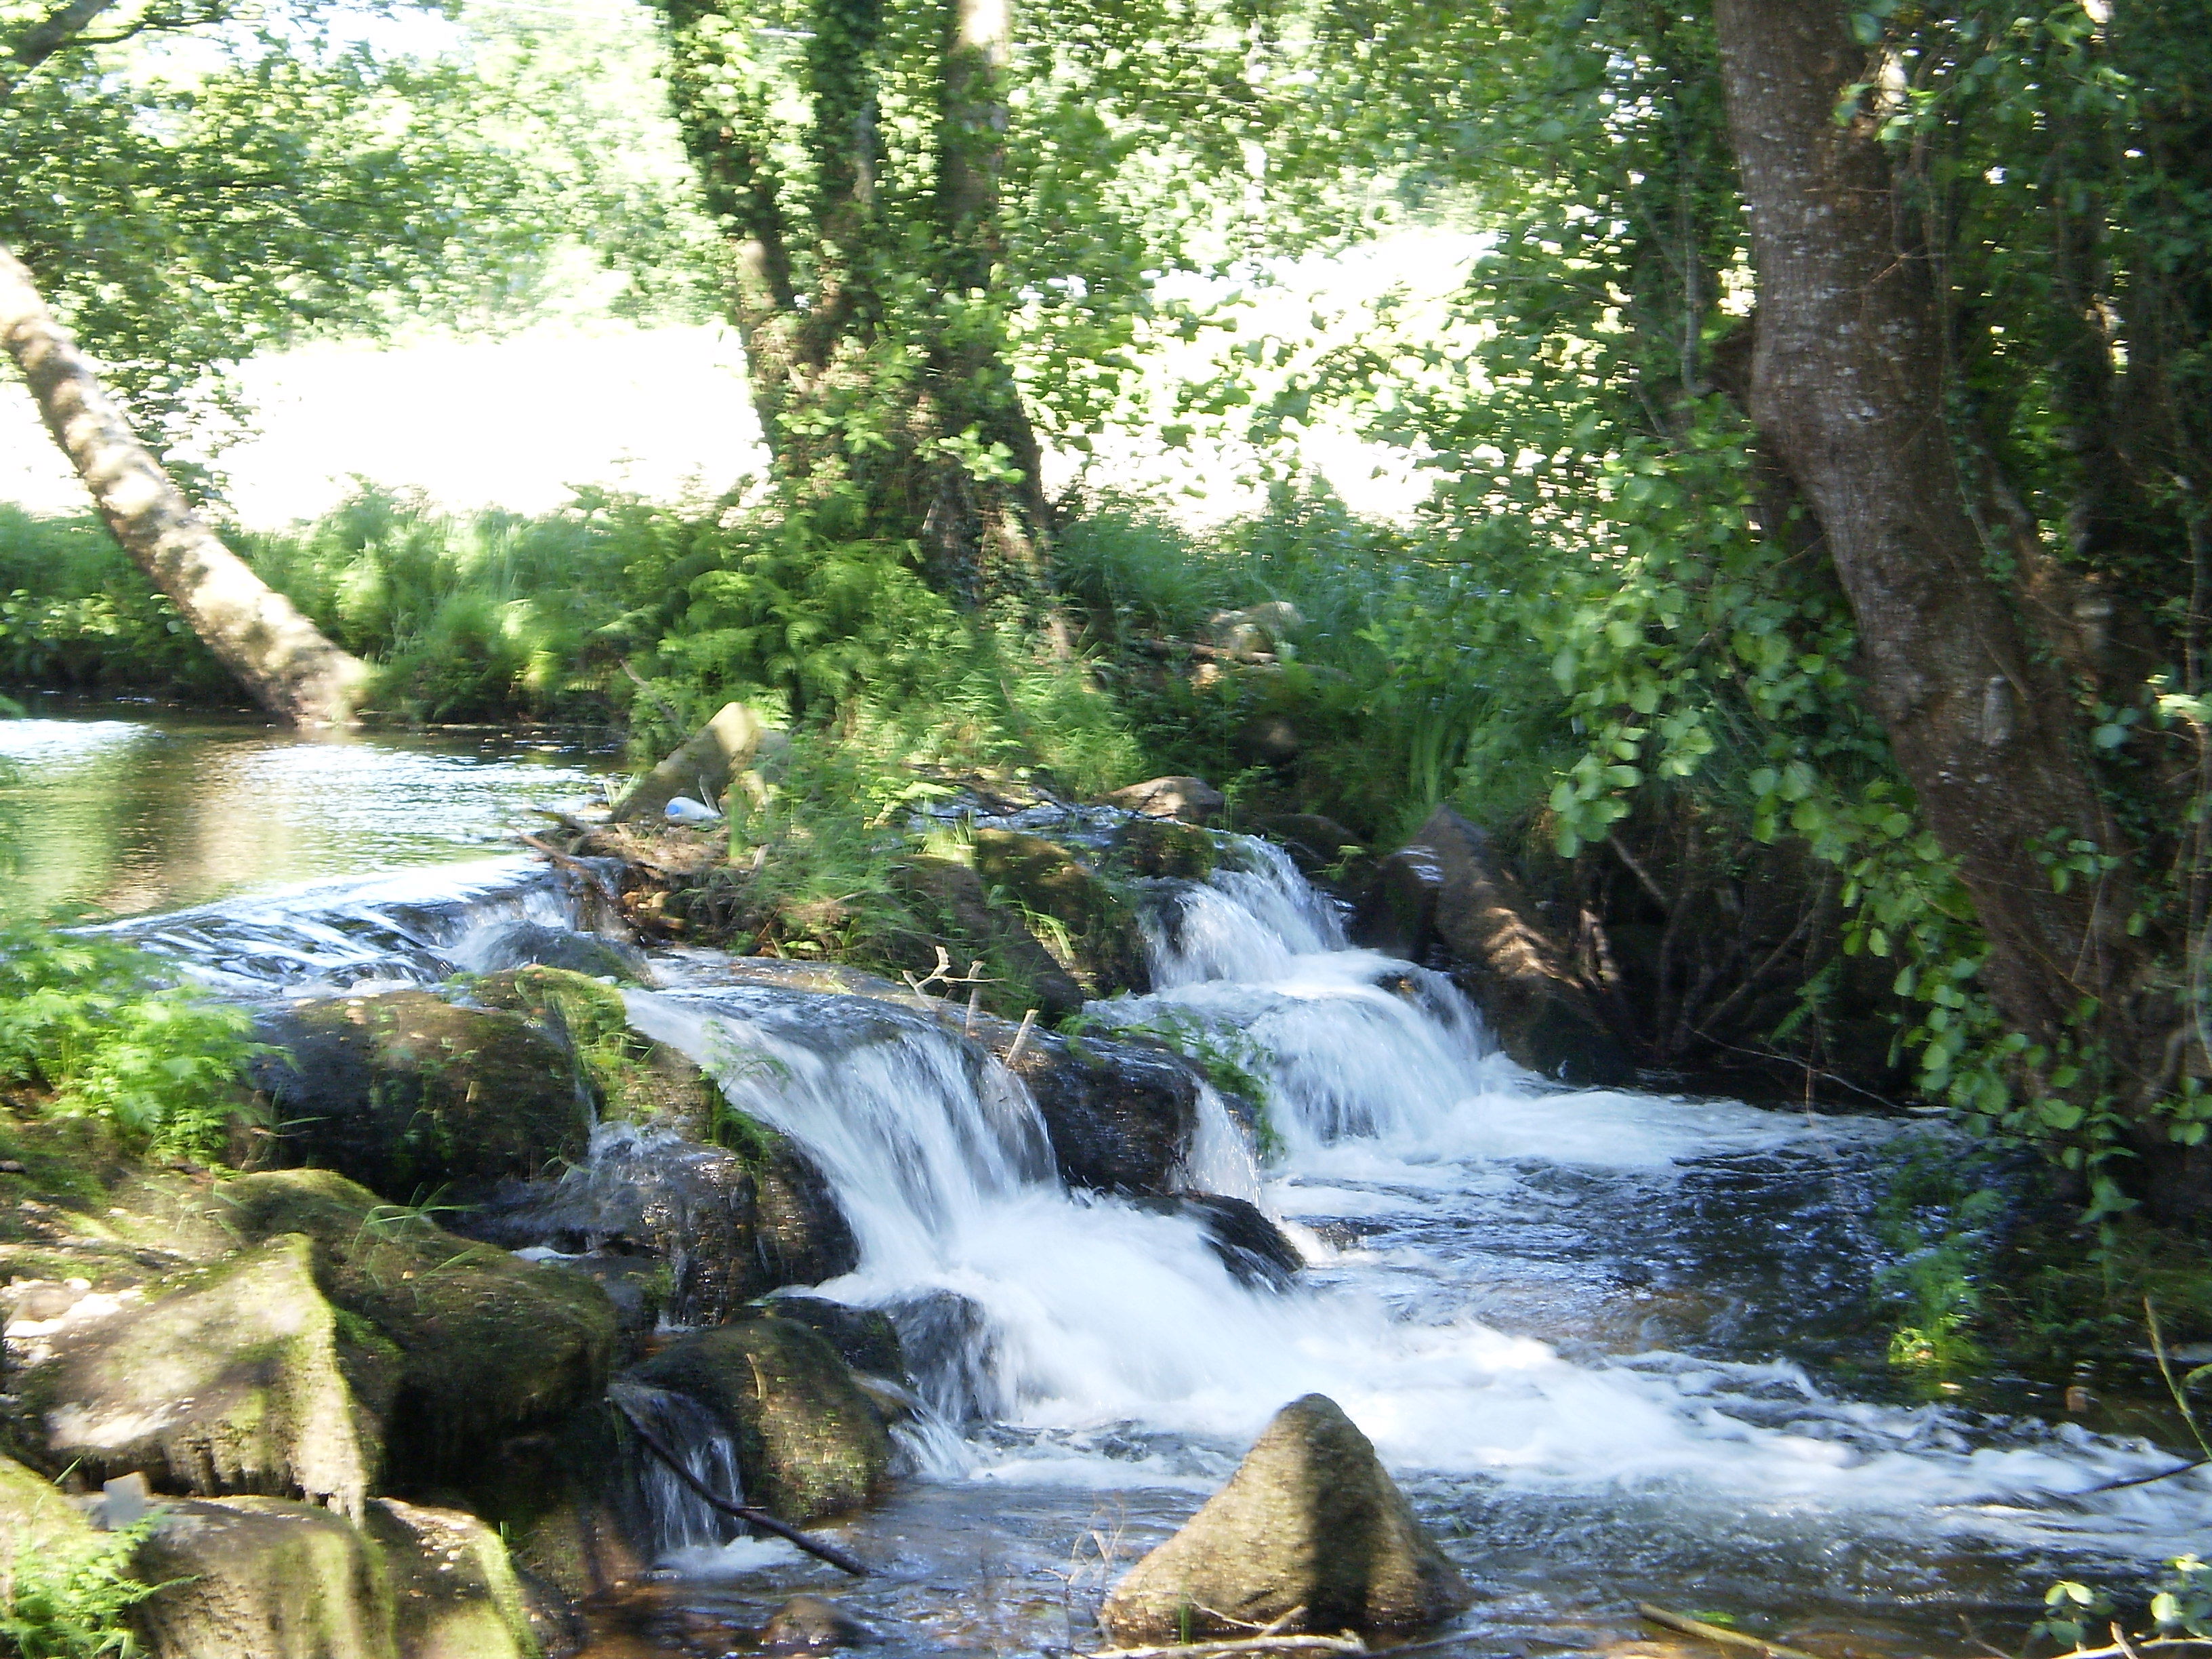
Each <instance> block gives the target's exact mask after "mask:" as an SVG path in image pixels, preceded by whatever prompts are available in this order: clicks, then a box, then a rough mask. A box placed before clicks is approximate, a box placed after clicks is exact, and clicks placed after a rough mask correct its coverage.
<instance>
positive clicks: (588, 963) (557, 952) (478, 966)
mask: <svg viewBox="0 0 2212 1659" xmlns="http://www.w3.org/2000/svg"><path fill="white" fill-rule="evenodd" d="M471 957H472V958H473V959H472V960H471V962H470V963H469V966H471V968H473V969H475V970H476V971H477V972H478V973H480V974H496V973H501V972H504V971H505V970H507V969H514V968H557V969H562V970H563V971H565V972H568V973H572V974H583V975H588V976H590V977H592V978H593V979H612V980H617V981H621V982H622V983H623V984H625V985H649V984H651V983H652V982H653V981H652V977H651V970H650V969H647V966H646V963H645V957H644V954H643V953H642V952H641V951H638V950H636V949H635V948H634V947H632V946H630V945H618V944H617V943H616V942H615V941H614V940H612V939H601V938H600V937H599V935H598V934H596V933H577V932H576V931H574V929H573V928H568V927H548V926H547V925H546V924H545V923H544V922H542V921H518V922H516V923H514V924H513V926H511V927H505V928H502V929H501V930H500V931H499V932H498V933H495V934H493V935H492V937H491V938H490V939H487V940H485V941H484V942H483V944H482V945H478V946H477V948H476V950H475V951H472V952H471ZM490 1006H498V1005H496V1004H494V1005H490Z"/></svg>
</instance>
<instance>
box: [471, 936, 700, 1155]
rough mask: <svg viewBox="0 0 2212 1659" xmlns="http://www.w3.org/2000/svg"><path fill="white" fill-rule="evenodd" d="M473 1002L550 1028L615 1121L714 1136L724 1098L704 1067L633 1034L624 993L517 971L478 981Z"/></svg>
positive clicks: (566, 977)
mask: <svg viewBox="0 0 2212 1659" xmlns="http://www.w3.org/2000/svg"><path fill="white" fill-rule="evenodd" d="M469 995H470V997H471V999H472V1000H475V1001H477V1002H479V1003H481V1004H483V1006H485V1007H487V1008H498V1009H502V1010H505V1011H507V1012H510V1013H518V1014H521V1015H524V1016H525V1017H526V1018H530V1019H532V1020H535V1021H537V1022H538V1023H539V1024H543V1025H544V1026H545V1027H547V1028H548V1029H549V1030H551V1031H552V1032H553V1033H554V1034H555V1035H556V1036H558V1037H559V1038H560V1039H561V1040H562V1042H565V1043H567V1044H568V1047H569V1049H570V1051H571V1052H572V1053H573V1054H574V1055H575V1057H576V1059H577V1060H578V1062H579V1063H580V1065H581V1066H582V1067H583V1069H584V1071H585V1073H586V1075H587V1076H588V1077H589V1079H590V1080H591V1083H592V1087H593V1088H594V1089H595V1090H596V1091H597V1092H598V1094H599V1115H600V1116H601V1117H602V1118H605V1119H606V1120H608V1121H620V1122H626V1123H658V1124H665V1125H667V1126H668V1127H671V1128H673V1129H675V1130H677V1131H678V1133H682V1134H684V1135H685V1136H687V1137H689V1138H690V1139H694V1140H705V1139H710V1138H711V1137H712V1135H713V1133H714V1121H715V1118H716V1115H717V1112H716V1108H717V1106H718V1105H719V1103H720V1098H721V1097H720V1095H719V1094H718V1093H717V1092H716V1091H715V1088H714V1083H713V1081H712V1080H711V1079H709V1078H708V1076H707V1074H706V1073H705V1072H703V1071H702V1070H701V1069H700V1068H699V1067H698V1066H696V1064H694V1063H693V1062H692V1061H691V1060H690V1059H688V1058H687V1057H686V1056H684V1054H679V1053H678V1051H677V1050H675V1049H673V1048H669V1047H668V1046H667V1045H665V1043H659V1042H653V1040H652V1039H651V1038H650V1037H645V1036H639V1035H638V1034H637V1033H636V1032H635V1031H633V1030H630V1028H629V1008H628V1007H627V1006H626V1005H625V1004H624V1003H623V996H622V993H621V992H620V991H617V990H616V989H615V988H614V987H612V986H610V985H603V984H601V983H600V982H599V981H598V980H596V979H592V978H588V977H586V975H582V974H579V973H571V972H568V971H567V970H565V969H560V968H546V967H530V968H517V969H513V970H511V971H509V972H506V973H498V974H487V975H484V976H483V978H482V979H479V980H477V981H473V982H472V983H471V985H470V987H469Z"/></svg>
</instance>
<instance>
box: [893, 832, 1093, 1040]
mask: <svg viewBox="0 0 2212 1659" xmlns="http://www.w3.org/2000/svg"><path fill="white" fill-rule="evenodd" d="M897 880H898V884H899V887H900V890H902V892H903V893H904V895H905V896H906V898H907V900H908V902H909V903H911V904H913V905H914V906H915V909H916V910H917V911H918V912H919V913H920V914H921V916H922V918H923V920H924V921H925V922H927V924H928V925H929V926H930V927H932V928H933V930H934V931H935V933H936V934H937V935H938V937H937V938H936V939H932V940H929V941H927V944H928V945H936V944H939V943H941V944H942V945H944V946H945V950H946V951H947V953H948V954H949V955H950V956H951V957H952V959H953V964H954V969H955V970H956V971H959V972H964V971H966V969H967V967H968V964H969V961H971V960H973V959H975V958H979V957H989V958H995V962H994V965H995V966H997V967H998V968H999V969H1000V973H1001V974H1002V975H1005V976H1006V978H1007V979H1009V980H1010V981H1012V982H1011V983H1002V984H1000V985H998V986H994V987H986V990H985V999H986V1000H987V1003H988V1005H989V1006H992V1007H994V1008H999V1009H1005V1008H1008V1007H1016V1006H1036V1007H1037V1008H1040V1009H1042V1011H1043V1012H1045V1013H1046V1014H1047V1015H1048V1017H1051V1018H1059V1017H1060V1016H1061V1015H1063V1014H1072V1013H1073V1012H1076V1010H1078V1009H1079V1008H1080V1007H1082V1006H1083V1000H1084V995H1083V987H1082V986H1081V985H1079V984H1078V983H1077V982H1076V981H1075V979H1074V977H1073V975H1071V974H1069V972H1068V971H1067V969H1065V968H1064V967H1062V966H1061V965H1060V963H1059V962H1057V961H1056V960H1054V957H1053V954H1052V952H1051V951H1048V950H1046V949H1045V948H1044V946H1043V945H1041V944H1040V943H1038V941H1037V937H1036V934H1035V933H1031V932H1030V929H1029V926H1028V924H1027V923H1026V922H1024V921H1023V920H1022V917H1021V914H1020V912H1018V910H1014V909H1012V908H1009V907H1007V906H1004V905H1000V904H994V903H993V902H992V901H991V896H990V894H989V892H988V891H987V890H986V888H985V886H984V883H983V878H981V876H980V875H978V874H977V873H976V872H975V871H974V870H971V869H970V868H969V867H968V866H966V865H964V864H962V863H960V862H959V861H957V860H953V859H944V858H914V859H908V860H907V861H906V862H905V863H903V864H902V865H901V866H899V868H898V871H897ZM930 955H933V951H928V950H927V949H924V950H923V951H922V954H921V955H918V956H915V957H914V958H913V961H912V963H911V964H910V966H911V968H912V969H913V970H914V971H915V972H917V973H921V972H926V971H927V969H928V968H929V967H930V963H929V962H928V961H926V960H924V957H927V956H930Z"/></svg>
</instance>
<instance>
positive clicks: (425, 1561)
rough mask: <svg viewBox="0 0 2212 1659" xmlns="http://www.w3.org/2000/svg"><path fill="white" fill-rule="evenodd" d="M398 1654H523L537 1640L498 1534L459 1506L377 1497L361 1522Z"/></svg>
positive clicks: (415, 1658) (472, 1657)
mask: <svg viewBox="0 0 2212 1659" xmlns="http://www.w3.org/2000/svg"><path fill="white" fill-rule="evenodd" d="M365 1528H366V1530H367V1532H368V1535H369V1537H370V1539H371V1540H372V1541H374V1544H375V1546H376V1547H377V1549H378V1551H379V1553H380V1555H381V1556H382V1558H383V1564H384V1568H385V1574H386V1581H387V1583H389V1584H390V1586H391V1594H392V1634H393V1636H394V1637H395V1638H397V1640H398V1648H399V1652H400V1655H401V1656H402V1659H524V1656H526V1655H534V1654H535V1653H536V1652H537V1650H538V1642H537V1639H536V1638H535V1637H534V1636H533V1635H532V1632H531V1627H530V1612H529V1608H528V1607H527V1606H526V1604H525V1602H524V1599H523V1594H522V1586H521V1584H520V1583H519V1582H518V1581H517V1579H516V1578H515V1576H514V1565H513V1562H512V1561H511V1560H509V1559H508V1558H507V1546H506V1545H505V1544H503V1543H502V1542H501V1541H500V1537H499V1534H497V1533H495V1532H494V1531H492V1530H491V1528H489V1527H487V1526H485V1525H484V1523H483V1522H481V1521H479V1520H477V1517H476V1516H473V1515H470V1514H468V1513H467V1512H466V1511H465V1510H447V1509H432V1508H428V1507H427V1506H425V1505H422V1504H403V1503H401V1502H400V1501H399V1500H398V1498H377V1499H375V1500H374V1502H372V1503H371V1504H369V1506H368V1519H367V1522H366V1523H365Z"/></svg>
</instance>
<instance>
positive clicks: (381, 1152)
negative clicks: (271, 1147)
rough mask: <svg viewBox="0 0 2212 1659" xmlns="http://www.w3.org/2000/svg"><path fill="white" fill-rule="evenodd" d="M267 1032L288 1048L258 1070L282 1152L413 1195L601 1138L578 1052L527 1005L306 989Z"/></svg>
mask: <svg viewBox="0 0 2212 1659" xmlns="http://www.w3.org/2000/svg"><path fill="white" fill-rule="evenodd" d="M260 1035H261V1036H262V1039H263V1041H264V1042H269V1043H270V1044H272V1045H274V1046H275V1047H276V1048H278V1049H279V1050H281V1051H282V1052H281V1053H280V1054H276V1055H275V1056H272V1057H271V1058H270V1059H268V1060H264V1061H263V1062H261V1063H260V1064H259V1065H258V1066H257V1067H256V1073H255V1082H256V1083H257V1084H258V1085H259V1086H260V1087H261V1088H262V1089H263V1090H264V1091H266V1092H267V1093H268V1094H269V1095H270V1097H271V1098H272V1100H273V1102H274V1103H275V1108H276V1117H277V1119H278V1120H279V1121H281V1122H282V1124H283V1136H282V1138H281V1139H279V1140H278V1142H277V1143H276V1146H277V1157H278V1161H280V1162H282V1163H285V1164H313V1165H316V1166H318V1167H320V1168H323V1169H329V1170H337V1171H338V1172H339V1173H340V1174H342V1175H344V1176H349V1177H350V1178H351V1179H353V1180H355V1181H358V1182H361V1183H362V1185H364V1186H366V1187H368V1188H371V1189H373V1190H374V1191H376V1192H380V1193H386V1194H392V1195H394V1196H396V1197H400V1198H413V1197H415V1196H416V1195H417V1194H424V1193H429V1192H435V1191H438V1190H441V1189H451V1190H455V1191H462V1192H465V1191H469V1190H471V1189H477V1188H483V1187H485V1186H487V1185H488V1184H489V1183H490V1182H495V1181H498V1180H500V1179H501V1178H502V1177H515V1176H534V1175H536V1174H538V1171H540V1170H543V1169H544V1168H545V1167H546V1166H547V1165H548V1164H552V1163H554V1162H555V1161H556V1160H559V1159H572V1160H573V1159H575V1158H581V1157H582V1156H583V1154H584V1149H585V1146H586V1143H587V1142H588V1140H589V1139H590V1135H591V1127H592V1102H591V1093H590V1091H589V1089H588V1087H587V1086H586V1082H585V1080H584V1078H583V1077H582V1075H581V1074H580V1072H579V1069H578V1066H577V1062H576V1060H575V1059H574V1056H573V1055H572V1054H570V1053H569V1051H568V1048H565V1047H564V1046H563V1045H562V1043H561V1042H559V1041H558V1040H556V1038H555V1037H553V1036H550V1034H548V1033H547V1032H546V1031H544V1030H540V1029H539V1028H538V1026H537V1025H535V1024H532V1022H531V1021H530V1020H528V1019H526V1018H523V1017H522V1016H521V1015H520V1014H514V1013H508V1012H504V1011H501V1010H499V1009H491V1008H465V1007H459V1006H455V1005H454V1004H453V1003H450V1002H447V1001H446V1000H443V999H442V998H440V997H436V996H433V995H432V994H430V993H429V992H428V991H393V992H391V993H388V994H385V995H382V996H372V997H334V998H331V999H328V1000H322V1001H314V1002H302V1003H295V1004H294V1005H293V1006H291V1007H289V1008H287V1009H284V1010H283V1011H282V1012H278V1013H276V1014H273V1015H271V1016H270V1017H269V1018H266V1019H265V1020H264V1022H263V1023H262V1028H261V1032H260Z"/></svg>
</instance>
